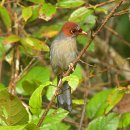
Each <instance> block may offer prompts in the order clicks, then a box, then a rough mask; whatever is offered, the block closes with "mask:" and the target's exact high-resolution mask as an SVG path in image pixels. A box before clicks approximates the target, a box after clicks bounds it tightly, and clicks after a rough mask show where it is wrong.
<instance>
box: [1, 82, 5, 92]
mask: <svg viewBox="0 0 130 130" xmlns="http://www.w3.org/2000/svg"><path fill="white" fill-rule="evenodd" d="M3 89H5V86H4V85H3V84H2V83H0V91H1V90H3Z"/></svg>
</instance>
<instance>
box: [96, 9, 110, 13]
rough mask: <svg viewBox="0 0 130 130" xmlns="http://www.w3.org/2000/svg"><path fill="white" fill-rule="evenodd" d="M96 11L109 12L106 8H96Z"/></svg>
mask: <svg viewBox="0 0 130 130" xmlns="http://www.w3.org/2000/svg"><path fill="white" fill-rule="evenodd" d="M95 12H96V13H104V14H108V11H107V10H106V9H105V8H95Z"/></svg>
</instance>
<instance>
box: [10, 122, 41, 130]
mask: <svg viewBox="0 0 130 130" xmlns="http://www.w3.org/2000/svg"><path fill="white" fill-rule="evenodd" d="M11 130H12V129H11ZM17 130H19V129H17ZM24 130H40V128H38V127H37V126H36V125H35V124H33V123H29V124H27V126H26V127H25V129H24Z"/></svg>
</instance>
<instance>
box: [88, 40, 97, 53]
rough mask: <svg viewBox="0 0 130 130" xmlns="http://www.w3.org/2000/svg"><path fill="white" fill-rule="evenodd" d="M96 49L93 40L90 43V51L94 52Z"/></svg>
mask: <svg viewBox="0 0 130 130" xmlns="http://www.w3.org/2000/svg"><path fill="white" fill-rule="evenodd" d="M94 50H95V45H94V43H93V42H92V43H91V44H90V46H89V48H88V51H90V52H94Z"/></svg>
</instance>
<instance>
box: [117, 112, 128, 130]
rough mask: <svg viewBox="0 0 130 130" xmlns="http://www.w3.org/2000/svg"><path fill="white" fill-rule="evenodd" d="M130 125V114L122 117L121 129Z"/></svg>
mask: <svg viewBox="0 0 130 130" xmlns="http://www.w3.org/2000/svg"><path fill="white" fill-rule="evenodd" d="M129 125H130V113H124V114H122V115H121V117H120V122H119V128H125V127H127V126H129Z"/></svg>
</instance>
